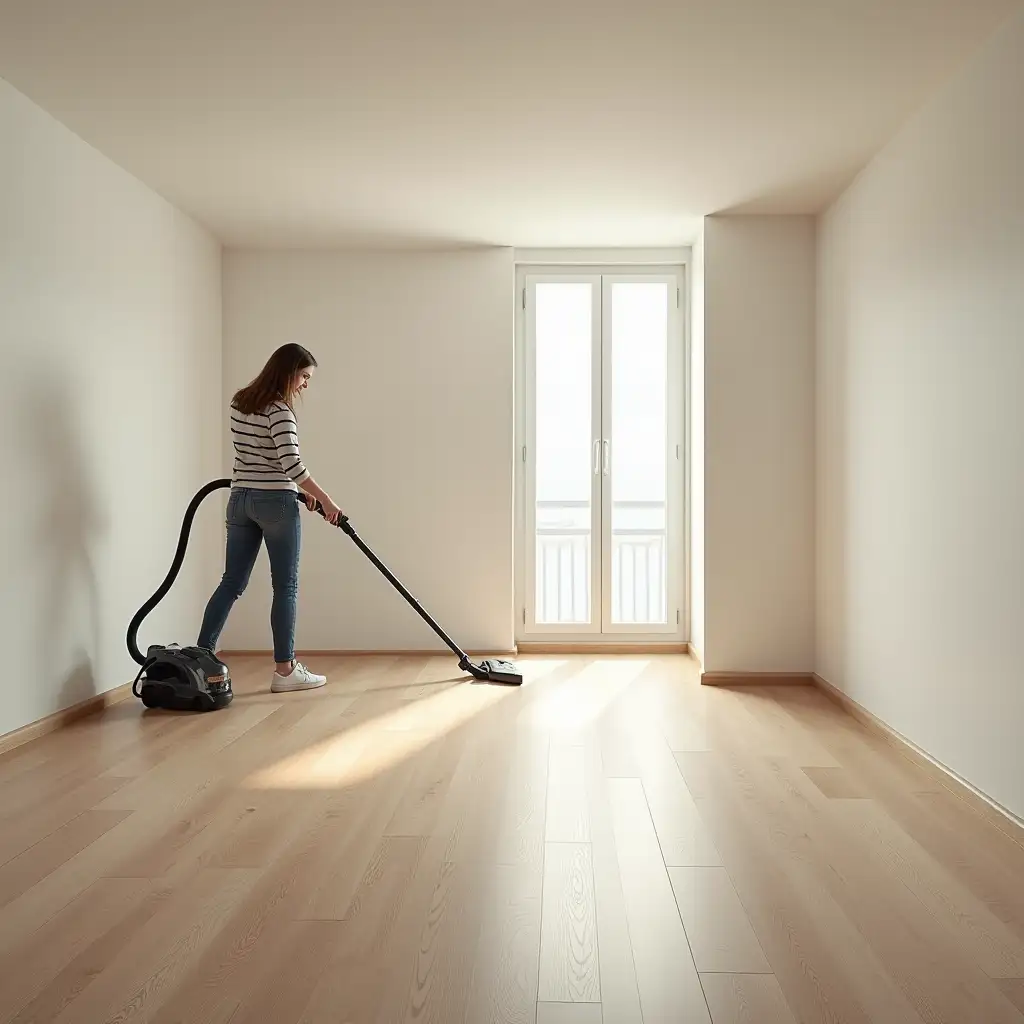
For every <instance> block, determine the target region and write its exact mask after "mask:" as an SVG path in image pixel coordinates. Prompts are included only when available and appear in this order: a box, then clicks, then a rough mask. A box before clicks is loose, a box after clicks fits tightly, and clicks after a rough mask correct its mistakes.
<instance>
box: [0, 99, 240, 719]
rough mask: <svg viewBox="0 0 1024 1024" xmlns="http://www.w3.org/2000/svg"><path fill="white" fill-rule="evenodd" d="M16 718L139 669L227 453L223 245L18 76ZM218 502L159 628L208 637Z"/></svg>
mask: <svg viewBox="0 0 1024 1024" xmlns="http://www.w3.org/2000/svg"><path fill="white" fill-rule="evenodd" d="M0 353H2V360H3V379H4V382H5V384H6V387H5V389H4V390H5V395H4V400H3V402H0V433H2V436H3V438H4V451H5V455H6V460H7V467H8V468H7V472H6V482H5V485H4V494H5V499H4V501H3V502H2V503H0V545H2V548H0V558H2V560H3V563H4V570H3V583H2V587H3V606H2V607H3V614H2V615H0V650H2V651H3V652H4V660H5V664H6V666H7V670H6V671H5V672H4V673H3V675H2V678H0V733H5V732H9V731H11V730H13V729H17V728H19V727H20V726H22V725H25V724H27V723H29V722H32V721H35V720H37V719H40V718H43V717H45V716H46V715H48V714H50V713H52V712H53V711H56V710H58V709H60V708H63V707H67V706H69V705H71V704H75V703H77V702H78V701H81V700H83V699H85V698H87V697H89V696H91V695H93V694H95V693H97V692H102V691H104V690H107V689H110V688H111V687H114V686H117V685H120V684H121V683H124V682H125V681H127V680H129V679H131V678H132V677H133V676H134V674H135V667H134V663H132V662H131V661H130V660H129V658H128V655H127V652H126V649H125V643H124V636H125V630H126V628H127V626H128V622H129V621H130V619H131V616H132V615H133V614H134V612H135V610H136V608H137V607H139V606H140V605H141V604H142V603H143V601H144V600H145V599H146V598H148V597H149V595H150V594H151V593H152V592H153V591H154V590H155V589H156V587H157V585H158V584H159V583H160V580H161V579H162V578H163V576H164V574H165V573H166V571H167V569H168V567H169V565H170V561H171V557H172V555H173V552H174V546H175V543H176V541H177V535H178V529H179V526H180V521H181V516H182V513H183V512H184V509H185V505H186V504H187V501H188V498H189V497H190V496H191V494H192V493H193V492H194V491H195V490H196V489H197V488H198V487H199V486H200V485H201V484H202V483H204V482H205V481H206V480H207V479H208V478H210V477H211V476H215V475H217V472H218V470H219V469H220V463H221V458H220V454H221V453H220V450H219V447H220V429H221V427H220V422H219V416H218V415H217V414H218V411H219V410H218V406H219V403H220V391H221V365H220V249H219V246H218V244H217V243H216V242H214V241H213V239H212V238H210V237H209V236H208V235H207V234H206V233H204V232H203V231H201V230H200V229H199V228H197V227H196V226H195V225H194V224H193V223H192V222H190V221H189V220H188V219H186V218H185V217H184V216H183V215H181V214H180V213H178V212H177V211H176V210H175V209H174V208H172V207H171V206H169V205H168V204H167V203H166V202H164V201H163V200H162V199H160V198H158V197H157V196H156V195H155V194H154V193H152V192H150V191H149V190H148V189H146V188H145V187H144V186H143V185H141V184H140V183H139V182H138V181H136V180H135V179H134V178H132V177H130V176H129V175H128V174H126V173H125V172H123V171H122V170H120V169H119V168H117V167H116V166H114V165H113V164H112V163H110V162H109V161H108V160H107V159H106V158H104V157H102V156H101V155H99V154H98V153H97V152H96V151H95V150H93V149H91V148H90V147H88V146H86V145H85V144H84V143H83V142H82V141H81V140H79V139H78V138H77V137H76V136H74V135H72V134H71V133H70V132H69V131H67V130H66V129H65V128H64V127H63V126H61V125H60V124H58V123H57V122H56V121H54V120H53V119H52V118H50V117H49V116H48V115H47V114H45V113H44V112H43V111H41V110H40V109H39V108H37V107H35V106H34V105H33V104H31V103H30V102H29V101H28V100H27V99H26V98H25V97H24V96H22V95H21V94H20V93H17V92H16V91H15V90H13V89H12V88H11V87H10V86H9V85H8V84H7V83H6V82H3V81H2V80H0ZM216 517H217V511H216V510H215V509H207V510H204V513H203V515H202V516H201V517H200V520H199V522H198V531H197V534H198V536H197V543H196V547H195V549H194V550H193V551H192V552H191V553H190V556H189V558H188V560H187V562H186V564H185V567H184V569H183V571H182V575H181V577H180V578H179V582H178V585H177V587H176V589H175V590H173V591H172V592H171V594H170V595H169V596H168V598H167V600H166V602H165V603H164V605H162V606H161V607H160V608H158V609H157V610H156V611H155V612H154V613H153V615H152V616H151V618H150V619H149V621H148V623H147V624H145V630H144V635H143V636H142V637H141V641H142V645H143V647H145V645H146V643H148V642H163V643H166V642H170V641H172V640H179V641H186V642H191V641H194V639H195V630H196V628H197V627H198V621H199V617H200V616H201V613H202V603H203V602H204V601H205V592H206V590H207V588H208V586H209V584H210V583H211V581H212V579H214V578H215V574H214V575H213V576H211V573H210V568H209V567H210V565H211V562H210V555H211V549H210V546H209V542H212V541H213V540H214V539H215V533H214V526H213V524H214V521H215V519H216Z"/></svg>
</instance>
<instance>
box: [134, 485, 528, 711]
mask: <svg viewBox="0 0 1024 1024" xmlns="http://www.w3.org/2000/svg"><path fill="white" fill-rule="evenodd" d="M230 487H231V480H230V479H221V480H211V481H210V482H209V483H208V484H205V485H204V486H203V487H201V488H200V489H199V490H198V491H197V492H196V493H195V495H194V496H193V498H192V500H191V501H190V502H189V505H188V508H187V509H186V511H185V516H184V519H183V520H182V523H181V532H180V534H179V536H178V547H177V549H176V551H175V552H174V560H173V561H172V562H171V567H170V569H169V570H168V572H167V575H166V577H165V578H164V581H163V582H162V583H161V584H160V586H159V587H158V588H157V590H156V592H155V593H154V594H153V596H152V597H151V598H150V599H149V600H148V601H147V602H146V603H145V604H144V605H143V606H142V607H141V608H140V609H139V610H138V611H137V612H136V613H135V616H134V618H133V619H132V621H131V624H130V625H129V626H128V637H127V643H128V653H129V654H130V655H131V658H132V660H133V661H134V662H135V663H136V664H137V665H138V666H139V673H138V675H137V676H136V677H135V681H134V682H133V683H132V693H133V694H134V695H135V696H136V697H138V698H139V699H140V700H141V701H142V703H143V704H145V706H146V707H147V708H161V709H164V710H170V711H216V710H218V709H220V708H225V707H227V706H228V705H229V704H230V703H231V700H232V697H233V693H232V689H231V673H230V672H229V671H228V667H227V665H225V664H224V662H222V661H221V660H220V659H219V658H218V657H217V656H216V654H215V652H213V651H210V650H207V649H206V648H204V647H195V646H191V647H182V646H181V645H179V644H167V645H159V644H156V645H152V646H150V647H149V648H148V649H147V651H146V653H145V654H143V653H142V651H140V650H139V645H138V633H139V627H140V626H141V625H142V622H143V620H144V619H145V618H146V616H147V615H149V613H150V612H151V611H152V610H153V609H154V608H155V607H156V606H157V605H158V604H159V603H160V602H161V601H162V600H163V599H164V597H165V596H166V594H167V592H168V591H169V590H170V589H171V586H172V585H173V583H174V581H175V579H176V578H177V576H178V573H179V572H180V571H181V565H182V562H184V560H185V549H186V548H187V547H188V538H189V534H190V532H191V530H192V521H193V520H194V519H195V515H196V512H197V511H198V509H199V506H200V505H201V504H202V503H203V501H204V499H205V498H206V497H207V496H208V495H209V494H212V493H213V492H214V491H216V490H220V489H221V488H230ZM296 500H299V498H298V496H296ZM316 511H317V512H319V513H320V515H321V516H324V518H325V519H326V516H325V515H324V510H323V507H322V506H321V505H320V503H319V502H317V503H316ZM337 525H338V527H340V529H341V530H342V531H343V532H344V533H345V534H346V535H347V536H348V537H350V538H351V539H352V541H353V542H354V543H355V544H356V546H357V547H358V548H359V550H360V551H362V552H363V554H364V555H366V557H367V558H369V559H370V561H371V562H373V564H374V565H375V566H376V567H377V568H378V569H379V570H380V571H381V573H382V574H383V575H384V577H385V578H386V579H387V581H388V582H389V583H390V584H391V585H392V586H393V587H395V589H396V590H398V592H399V593H400V594H401V595H402V596H403V597H404V598H405V599H406V601H408V602H409V604H410V605H412V607H413V608H414V609H415V610H416V611H417V612H418V613H419V615H420V616H421V617H422V618H423V619H424V621H425V622H426V623H427V624H428V625H429V626H430V627H431V629H433V630H434V632H435V633H436V634H437V635H438V636H439V637H440V638H441V639H442V640H443V641H444V642H445V644H446V645H447V646H448V647H449V648H450V649H451V651H452V652H453V653H454V654H455V656H456V657H457V658H458V659H459V668H460V669H461V670H462V671H463V672H466V673H468V674H469V675H471V676H472V677H473V678H474V679H477V680H479V681H481V682H491V683H501V684H504V685H506V686H520V685H522V682H523V677H522V674H521V673H520V672H519V670H518V669H517V668H516V666H515V665H514V664H513V663H512V662H510V661H503V660H501V659H497V658H487V659H485V660H483V661H481V662H480V663H479V664H477V663H475V662H473V661H471V660H470V658H469V655H468V654H466V652H465V651H464V650H462V648H461V647H459V645H458V644H457V643H456V642H455V641H454V640H453V639H452V638H451V637H450V636H449V635H448V634H447V633H446V632H445V631H444V630H443V629H442V628H441V627H440V626H439V625H438V624H437V622H436V621H435V620H434V619H433V618H432V617H431V615H430V614H429V613H428V612H427V611H426V609H424V608H423V606H422V605H421V604H420V603H419V601H417V600H416V598H415V597H413V596H412V594H411V593H409V591H408V589H407V588H406V587H405V586H404V585H403V584H402V582H401V581H400V580H399V579H398V577H397V576H395V574H394V573H393V572H392V571H391V570H390V569H389V568H388V567H387V566H386V565H385V564H384V563H383V562H382V561H381V560H380V559H379V558H378V557H377V555H375V554H374V553H373V551H371V550H370V548H369V546H368V545H367V544H366V543H365V542H364V541H363V539H362V538H361V537H360V536H359V535H358V534H357V533H356V531H355V529H354V528H353V527H352V524H351V523H350V522H349V519H348V517H347V516H345V515H341V516H339V517H338V520H337Z"/></svg>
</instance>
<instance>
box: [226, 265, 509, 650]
mask: <svg viewBox="0 0 1024 1024" xmlns="http://www.w3.org/2000/svg"><path fill="white" fill-rule="evenodd" d="M513 285H514V272H513V263H512V252H511V250H505V249H500V250H493V249H491V250H480V251H464V252H435V253H416V254H412V253H406V254H386V253H378V254H363V255H356V254H337V253H334V254H331V253H285V252H277V253H273V252H272V253H256V252H227V253H226V254H225V264H224V320H225V330H224V374H225V376H224V399H225V401H224V404H225V405H226V401H227V399H228V398H229V397H230V395H231V393H232V392H233V391H234V390H235V389H236V388H237V387H238V386H239V385H241V384H244V383H245V382H246V381H248V380H249V379H250V378H251V377H252V376H253V375H254V374H255V373H256V372H257V371H258V370H259V368H260V366H262V364H263V362H264V360H265V359H266V358H267V356H269V355H270V353H271V352H272V351H273V349H274V348H276V347H277V346H278V345H279V344H281V343H283V342H285V341H290V340H292V341H298V342H300V343H301V344H303V345H305V346H306V347H308V348H309V349H310V350H311V351H312V353H313V355H314V356H315V357H316V359H317V361H318V362H319V364H320V367H319V370H318V371H317V375H316V378H315V380H314V383H313V385H312V387H311V388H310V389H309V392H308V393H307V394H306V395H305V396H304V398H303V402H302V406H301V407H299V409H298V410H297V412H298V419H299V431H300V444H301V447H302V451H303V454H304V458H305V461H306V464H307V466H308V468H309V469H310V471H311V472H312V473H313V475H314V477H315V478H316V479H317V481H318V482H319V483H320V484H321V485H322V486H324V487H325V488H326V489H327V490H328V492H329V493H330V494H331V496H332V497H333V498H334V499H335V501H337V502H338V504H339V505H341V507H342V508H343V509H344V510H345V512H346V513H347V514H348V515H349V516H350V517H351V520H352V524H353V526H355V527H356V529H357V530H358V531H359V532H360V535H361V536H362V537H363V539H364V540H366V542H367V543H369V544H370V546H371V547H372V548H373V549H374V550H375V551H376V552H377V554H378V555H379V556H380V557H381V558H382V559H383V560H384V561H385V562H386V563H387V564H388V565H389V566H390V567H391V569H392V570H393V571H394V572H395V573H396V575H397V576H398V577H399V578H400V579H401V580H402V581H403V582H404V583H405V584H406V586H407V587H408V588H409V589H410V590H411V591H412V592H413V593H414V594H415V595H416V596H417V597H418V598H419V599H420V600H421V602H422V603H423V604H424V605H425V606H426V607H427V608H428V609H429V611H430V612H431V613H432V614H433V615H434V616H435V618H437V619H438V620H439V621H440V623H441V625H442V626H444V627H445V628H446V629H447V630H448V631H449V633H451V634H452V635H453V636H454V638H455V640H456V641H457V642H459V643H460V644H462V645H463V647H466V648H469V649H474V648H475V649H495V650H508V649H509V648H511V647H512V645H513V623H512V618H513V573H512V565H513V563H512V509H513V504H512V479H513V477H512V468H513V467H512V458H513V450H512V445H513V433H512V429H513V415H512V401H513V394H512V385H513ZM270 595H271V590H270V583H269V570H268V567H267V562H266V555H265V552H264V553H262V554H261V556H260V561H259V563H258V564H257V568H256V570H255V571H254V573H253V579H252V583H251V584H250V587H249V590H248V591H247V592H246V593H245V595H243V597H242V599H241V600H240V601H239V603H238V604H237V605H236V606H235V609H234V611H233V613H232V617H231V619H230V621H229V623H228V628H227V629H226V630H225V633H224V637H223V638H222V646H223V647H224V648H225V649H235V650H237V649H256V650H268V649H269V648H270V646H271V634H270V627H269V614H270V612H269V609H270ZM297 644H298V646H299V648H300V649H306V650H342V649H347V650H381V649H388V650H390V649H433V648H435V647H438V646H440V641H438V639H437V638H436V637H435V635H434V633H433V632H431V630H430V629H429V627H428V626H427V625H426V624H425V623H424V622H423V621H422V620H421V619H420V618H419V617H418V616H417V615H416V613H415V612H414V611H413V610H412V609H411V608H410V607H409V606H408V605H407V604H406V603H405V602H404V600H403V599H402V597H401V596H400V595H399V594H398V593H397V592H396V591H394V590H393V589H392V588H391V586H390V584H389V583H388V582H387V580H385V579H384V577H383V576H381V575H380V573H379V572H378V571H377V569H376V568H374V566H373V565H372V564H371V563H370V562H369V561H367V560H366V559H365V558H364V556H363V555H362V554H361V553H360V552H359V551H358V549H357V548H356V547H355V546H354V545H353V544H352V543H351V541H349V540H348V539H347V538H346V537H345V536H344V535H343V534H341V533H340V532H339V531H336V530H333V529H331V528H330V527H328V526H327V525H326V524H325V523H324V522H323V521H322V520H321V519H319V517H317V518H314V517H312V516H309V517H308V518H307V519H305V520H304V533H303V554H302V563H301V570H300V581H299V621H298V628H297Z"/></svg>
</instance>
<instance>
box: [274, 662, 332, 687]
mask: <svg viewBox="0 0 1024 1024" xmlns="http://www.w3.org/2000/svg"><path fill="white" fill-rule="evenodd" d="M326 682H327V676H318V675H317V674H316V673H315V672H310V671H309V669H308V668H306V666H305V665H303V664H302V662H300V661H297V662H296V663H295V668H293V669H292V670H291V672H289V673H288V675H286V676H282V675H280V674H279V673H278V672H277V670H276V669H275V670H274V678H273V680H272V681H271V683H270V689H271V691H272V692H273V693H283V692H285V691H288V690H315V689H316V688H317V687H318V686H323V685H324V683H326Z"/></svg>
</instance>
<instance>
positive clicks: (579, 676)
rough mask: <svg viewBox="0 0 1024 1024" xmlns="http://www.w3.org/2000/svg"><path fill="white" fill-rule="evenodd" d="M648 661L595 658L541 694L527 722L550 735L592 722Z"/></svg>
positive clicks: (568, 731) (623, 690)
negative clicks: (545, 730) (547, 691)
mask: <svg viewBox="0 0 1024 1024" xmlns="http://www.w3.org/2000/svg"><path fill="white" fill-rule="evenodd" d="M649 664H650V662H649V661H647V660H646V659H641V658H635V659H634V658H614V659H605V660H601V661H595V662H593V663H592V664H590V665H587V666H586V667H585V668H583V669H581V670H580V671H579V672H577V673H575V674H574V675H572V676H570V677H569V678H568V679H566V680H565V681H564V682H563V683H561V684H559V685H558V686H555V687H552V689H551V691H550V692H549V693H545V694H544V696H542V697H541V698H540V699H539V700H538V701H537V703H536V704H535V705H534V707H533V708H532V709H531V712H530V716H529V717H530V722H531V724H533V725H536V726H539V727H540V728H542V729H548V730H551V732H552V733H554V734H556V735H557V734H559V733H561V734H571V733H576V732H578V731H580V730H583V729H586V728H587V727H588V726H590V725H591V724H593V723H594V722H595V721H596V720H597V719H598V718H599V717H600V716H601V714H602V713H603V712H604V711H605V710H606V709H607V708H608V706H609V705H610V704H611V703H612V701H614V700H615V699H616V698H617V697H619V696H620V695H621V694H622V693H624V692H625V691H626V690H627V689H628V688H629V687H630V685H632V683H633V682H634V680H636V679H637V678H638V677H639V676H640V674H641V673H642V672H643V671H644V670H645V669H646V668H647V666H648V665H649Z"/></svg>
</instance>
